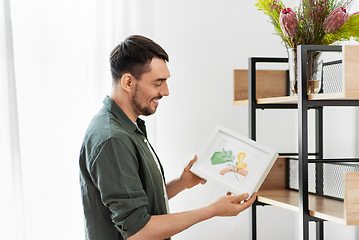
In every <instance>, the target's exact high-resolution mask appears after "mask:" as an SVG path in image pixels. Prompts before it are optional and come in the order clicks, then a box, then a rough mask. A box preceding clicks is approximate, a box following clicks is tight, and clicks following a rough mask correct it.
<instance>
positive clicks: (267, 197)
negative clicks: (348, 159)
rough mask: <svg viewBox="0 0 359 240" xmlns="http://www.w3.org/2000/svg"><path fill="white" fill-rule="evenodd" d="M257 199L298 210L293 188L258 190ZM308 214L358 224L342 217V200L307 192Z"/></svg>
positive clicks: (337, 221) (296, 194) (297, 200)
mask: <svg viewBox="0 0 359 240" xmlns="http://www.w3.org/2000/svg"><path fill="white" fill-rule="evenodd" d="M258 201H260V202H262V203H267V204H271V205H273V206H276V207H280V208H284V209H287V210H291V211H296V212H298V211H299V193H298V192H297V191H295V190H288V189H277V190H260V191H259V192H258ZM309 215H310V216H313V217H317V218H321V219H324V220H328V221H331V222H336V223H340V224H344V225H357V224H359V223H356V224H355V223H354V224H353V223H352V222H351V223H348V222H347V220H346V219H345V217H344V202H342V201H339V200H333V199H330V198H325V197H320V196H316V195H313V194H309Z"/></svg>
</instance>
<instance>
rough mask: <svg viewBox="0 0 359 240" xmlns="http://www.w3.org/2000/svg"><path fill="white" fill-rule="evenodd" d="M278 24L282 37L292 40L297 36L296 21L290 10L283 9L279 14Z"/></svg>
mask: <svg viewBox="0 0 359 240" xmlns="http://www.w3.org/2000/svg"><path fill="white" fill-rule="evenodd" d="M279 24H280V28H281V29H282V32H283V34H284V36H286V37H288V38H292V37H294V36H295V35H297V33H298V19H297V15H296V14H295V12H294V11H293V10H292V9H291V8H285V9H283V10H282V11H281V12H280V16H279Z"/></svg>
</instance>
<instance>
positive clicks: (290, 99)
mask: <svg viewBox="0 0 359 240" xmlns="http://www.w3.org/2000/svg"><path fill="white" fill-rule="evenodd" d="M308 100H312V101H315V100H359V93H357V94H350V95H348V94H347V96H346V95H345V94H344V93H321V94H311V95H308ZM297 103H298V96H284V97H273V98H260V99H257V104H297ZM233 105H248V100H239V101H234V102H233Z"/></svg>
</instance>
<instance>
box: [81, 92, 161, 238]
mask: <svg viewBox="0 0 359 240" xmlns="http://www.w3.org/2000/svg"><path fill="white" fill-rule="evenodd" d="M103 103H104V105H103V107H102V108H101V110H100V111H99V113H98V114H97V115H96V116H95V117H94V118H93V119H92V121H91V123H90V125H89V127H88V129H87V132H86V134H85V138H84V140H83V145H82V147H81V153H80V185H81V194H82V202H83V209H84V217H85V233H86V239H89V240H118V239H126V238H128V237H130V236H132V235H134V234H135V233H137V232H138V231H139V230H141V229H142V228H143V227H144V226H145V225H146V223H147V222H148V221H149V220H150V218H151V215H161V214H166V213H167V210H166V202H165V201H166V200H165V192H164V188H163V184H164V182H163V181H164V174H163V170H162V166H161V164H159V165H160V170H159V168H158V165H157V163H156V161H155V160H154V157H153V154H152V152H151V150H150V149H149V147H148V145H147V141H148V140H147V137H146V129H145V125H144V121H142V120H141V119H137V126H138V127H137V126H136V125H135V124H134V123H133V122H132V121H131V120H130V119H129V118H128V117H127V116H126V114H125V113H124V112H123V111H122V109H121V108H120V107H119V106H118V105H117V104H116V103H115V102H114V101H113V100H112V99H110V98H109V97H106V98H105V99H104V101H103ZM152 150H153V149H152ZM153 152H154V151H153Z"/></svg>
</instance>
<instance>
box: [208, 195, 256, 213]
mask: <svg viewBox="0 0 359 240" xmlns="http://www.w3.org/2000/svg"><path fill="white" fill-rule="evenodd" d="M248 197H249V195H248V193H243V194H239V195H231V194H230V193H227V195H226V196H223V197H221V198H220V199H218V200H217V201H216V202H214V203H212V204H211V205H209V206H208V208H209V209H210V211H211V212H212V214H213V216H219V217H229V216H237V215H238V214H239V213H240V212H242V211H244V210H245V209H247V208H248V207H250V206H251V205H252V204H253V202H254V201H255V200H256V197H257V193H254V194H253V195H252V197H251V198H249V199H248V200H247V198H248Z"/></svg>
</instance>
